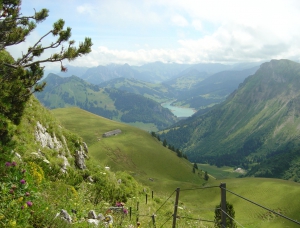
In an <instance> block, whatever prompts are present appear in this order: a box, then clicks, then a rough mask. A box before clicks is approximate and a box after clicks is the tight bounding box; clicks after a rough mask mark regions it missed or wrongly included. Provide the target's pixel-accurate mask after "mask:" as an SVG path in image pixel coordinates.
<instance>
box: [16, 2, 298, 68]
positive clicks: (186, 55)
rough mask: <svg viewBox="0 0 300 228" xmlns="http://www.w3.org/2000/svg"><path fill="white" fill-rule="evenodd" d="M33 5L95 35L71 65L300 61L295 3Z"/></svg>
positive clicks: (77, 31) (76, 31)
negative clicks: (85, 51)
mask: <svg viewBox="0 0 300 228" xmlns="http://www.w3.org/2000/svg"><path fill="white" fill-rule="evenodd" d="M28 2H34V5H35V4H39V2H42V3H41V4H49V5H45V7H46V8H47V7H48V6H49V7H50V15H51V12H53V11H54V12H56V15H57V14H61V15H62V17H63V18H64V17H65V18H66V22H67V25H68V26H71V27H72V34H73V37H74V39H75V40H78V41H81V40H83V37H85V36H88V37H91V38H92V40H93V43H94V46H93V47H92V52H91V53H90V54H89V55H87V56H83V57H82V58H79V59H77V60H76V61H74V62H71V63H70V64H72V65H81V66H97V65H100V64H101V65H106V64H109V63H112V62H114V63H129V64H131V65H140V64H143V63H147V62H153V61H162V62H170V61H171V62H178V63H180V62H186V63H198V62H224V63H226V62H228V63H229V62H230V63H232V62H245V61H261V60H269V59H272V58H291V59H294V60H299V59H300V54H299V53H300V52H299V50H300V42H299V40H300V30H299V29H297V28H299V27H300V16H299V15H300V1H296V0H285V1H282V0H264V1H261V0H251V1H250V0H249V1H248V0H247V1H240V0H227V1H223V0H210V1H207V0H185V1H182V0H162V1H158V0H157V1H156V0H153V1H148V0H133V1H122V0H101V1H96V0H87V1H85V2H84V3H83V2H82V1H79V0H66V1H64V2H62V3H61V4H60V7H56V6H55V7H56V8H55V7H54V8H51V7H53V6H52V5H53V4H52V5H51V1H36V0H28ZM71 3H72V4H71ZM30 11H32V8H30ZM64 12H68V13H67V14H65V13H64ZM74 15H76V16H74ZM56 19H57V18H56ZM46 23H47V22H46ZM37 33H39V30H38V31H37ZM42 34H43V33H42V32H40V33H39V34H35V33H34V36H35V37H34V38H36V37H38V35H39V36H41V35H42ZM35 40H36V39H35ZM28 42H31V39H28ZM25 44H26V43H24V44H23V46H24V47H23V48H25V46H26V45H25ZM20 50H21V48H19V49H18V48H15V50H14V52H17V51H19V53H20Z"/></svg>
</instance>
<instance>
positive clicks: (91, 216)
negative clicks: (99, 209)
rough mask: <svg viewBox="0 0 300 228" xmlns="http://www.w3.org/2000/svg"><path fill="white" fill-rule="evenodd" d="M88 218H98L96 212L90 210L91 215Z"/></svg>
mask: <svg viewBox="0 0 300 228" xmlns="http://www.w3.org/2000/svg"><path fill="white" fill-rule="evenodd" d="M88 218H89V219H96V218H97V215H96V212H95V211H94V210H90V211H89V213H88Z"/></svg>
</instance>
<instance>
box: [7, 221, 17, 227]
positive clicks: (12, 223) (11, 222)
mask: <svg viewBox="0 0 300 228" xmlns="http://www.w3.org/2000/svg"><path fill="white" fill-rule="evenodd" d="M9 225H10V226H11V227H15V226H16V225H17V222H16V220H10V221H9Z"/></svg>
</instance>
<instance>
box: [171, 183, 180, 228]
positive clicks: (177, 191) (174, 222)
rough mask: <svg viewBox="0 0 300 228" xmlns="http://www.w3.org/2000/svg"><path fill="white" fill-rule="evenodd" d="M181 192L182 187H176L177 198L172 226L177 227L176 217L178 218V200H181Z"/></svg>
mask: <svg viewBox="0 0 300 228" xmlns="http://www.w3.org/2000/svg"><path fill="white" fill-rule="evenodd" d="M179 192H180V188H177V189H176V199H175V204H174V214H173V225H172V228H176V218H177V209H178V201H179Z"/></svg>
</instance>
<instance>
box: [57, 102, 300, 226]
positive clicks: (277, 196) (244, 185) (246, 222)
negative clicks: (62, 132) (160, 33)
mask: <svg viewBox="0 0 300 228" xmlns="http://www.w3.org/2000/svg"><path fill="white" fill-rule="evenodd" d="M52 112H53V113H54V115H55V116H56V117H57V118H58V119H59V120H60V121H61V122H62V123H63V125H64V126H65V127H66V128H67V129H69V130H72V131H74V132H77V133H78V134H79V135H81V136H82V137H83V139H84V140H85V141H86V142H87V144H88V145H89V150H90V156H91V157H93V158H94V159H97V160H98V161H99V164H100V165H109V166H111V167H112V170H113V171H116V170H129V171H130V172H132V174H133V175H135V177H136V179H138V180H139V181H141V182H142V183H144V184H147V185H148V186H149V187H150V189H152V190H154V194H155V195H157V194H159V195H160V196H161V197H162V198H165V199H167V198H168V197H169V196H170V194H171V193H172V192H173V191H174V190H175V189H176V188H177V187H180V188H181V190H182V191H181V192H180V199H179V200H180V205H181V206H182V207H184V208H185V209H183V210H179V213H181V214H184V213H187V215H188V216H189V217H193V218H202V219H208V220H213V218H214V207H215V205H217V204H218V203H219V201H220V189H219V188H218V187H216V188H209V189H205V190H189V191H184V189H191V188H195V187H198V188H199V187H202V186H203V185H202V183H203V181H202V180H200V178H199V177H197V175H194V174H191V167H192V166H191V165H190V164H189V163H188V162H187V161H185V160H183V159H178V158H177V156H176V155H175V154H174V153H172V152H170V151H169V150H167V149H166V148H164V147H162V146H161V144H160V142H158V141H157V140H156V139H155V138H153V137H151V136H150V134H149V133H147V132H145V131H142V130H140V129H137V128H134V127H132V126H129V125H125V124H122V123H118V122H114V121H111V120H108V119H105V118H102V117H99V116H97V115H94V114H91V113H88V112H86V111H83V110H80V109H78V108H65V109H56V110H53V111H52ZM117 128H119V129H121V130H122V134H120V135H118V136H114V137H111V138H103V139H101V140H100V141H98V139H100V138H101V136H102V134H103V133H104V132H106V131H110V130H114V129H117ZM141 155H143V156H141ZM199 168H200V167H199ZM148 178H153V179H154V181H149V180H148ZM196 182H197V184H196ZM220 182H225V183H226V184H227V188H228V189H229V190H232V191H233V192H235V193H237V194H240V195H242V196H244V197H246V198H248V199H250V200H253V201H255V202H257V203H260V204H262V205H263V206H266V207H268V208H270V209H272V210H276V211H280V212H281V213H283V214H284V215H286V216H289V217H291V218H293V219H297V220H300V214H299V211H300V204H299V202H298V200H296V199H297V198H298V197H299V194H300V184H297V183H293V182H289V181H284V180H277V179H263V178H243V179H240V178H239V179H226V180H223V181H222V180H213V179H212V178H210V180H209V182H208V183H207V184H208V185H209V186H218V185H219V184H220ZM174 199H175V195H173V196H172V197H171V198H170V203H169V204H166V206H164V207H168V209H167V210H169V211H172V203H171V202H172V201H173V200H174ZM227 200H228V201H229V202H231V203H232V204H233V205H234V208H235V211H236V220H237V221H238V222H239V223H241V224H242V225H243V226H244V227H249V228H254V227H262V228H263V227H266V228H267V227H275V228H276V227H278V228H279V227H299V226H297V225H295V224H293V223H291V222H287V221H286V220H284V219H282V218H279V217H275V216H272V215H271V214H270V213H268V212H267V211H265V210H262V209H260V208H259V207H257V206H254V205H252V204H250V203H248V202H247V201H245V200H242V199H240V198H238V197H236V196H234V195H232V194H230V193H227ZM149 201H151V200H149ZM150 203H151V202H150ZM162 203H163V202H162ZM140 207H141V211H142V210H146V211H147V212H148V209H149V208H150V206H147V205H145V204H144V202H141V205H140ZM156 209H157V208H156ZM149 211H150V209H149ZM164 211H166V209H164ZM143 212H144V211H143ZM150 220H151V219H150ZM164 220H165V218H162V217H160V214H159V213H158V215H157V225H161V224H162V222H164ZM171 221H172V220H170V222H169V223H166V227H170V226H171ZM196 222H197V221H192V222H191V223H194V224H196ZM178 224H179V226H178V227H186V223H183V220H181V221H178ZM180 224H182V225H181V226H180ZM207 225H212V223H207ZM195 227H199V226H195Z"/></svg>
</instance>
